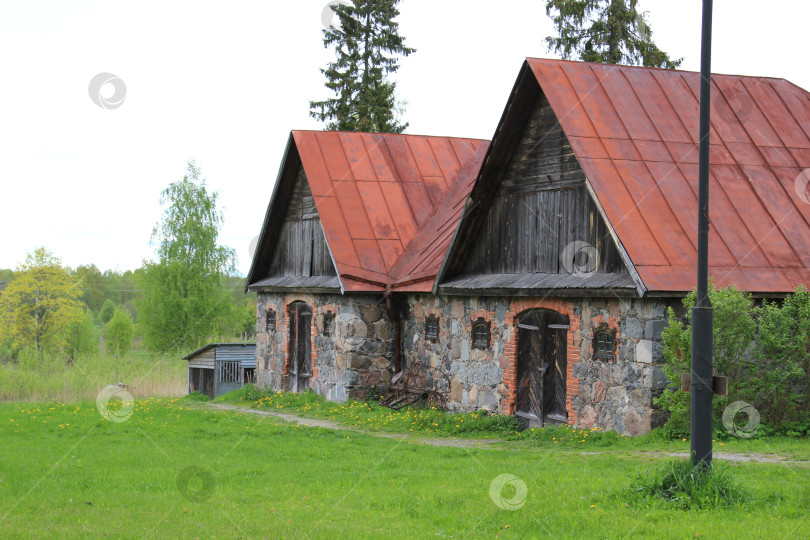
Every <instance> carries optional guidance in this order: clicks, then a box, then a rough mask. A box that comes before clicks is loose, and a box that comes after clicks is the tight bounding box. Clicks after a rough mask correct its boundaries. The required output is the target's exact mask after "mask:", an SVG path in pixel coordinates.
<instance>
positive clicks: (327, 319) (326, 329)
mask: <svg viewBox="0 0 810 540" xmlns="http://www.w3.org/2000/svg"><path fill="white" fill-rule="evenodd" d="M323 335H324V337H332V336H334V335H335V314H334V313H332V310H329V311H327V312H326V313H324V315H323Z"/></svg>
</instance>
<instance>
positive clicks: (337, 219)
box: [292, 131, 489, 291]
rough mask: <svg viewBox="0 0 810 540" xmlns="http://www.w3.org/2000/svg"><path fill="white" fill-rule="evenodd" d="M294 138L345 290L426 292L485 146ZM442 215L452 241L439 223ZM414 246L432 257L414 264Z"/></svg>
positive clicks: (342, 136)
mask: <svg viewBox="0 0 810 540" xmlns="http://www.w3.org/2000/svg"><path fill="white" fill-rule="evenodd" d="M292 135H293V139H294V140H295V145H296V147H297V149H298V153H299V155H300V156H301V162H302V164H303V167H304V172H305V173H306V176H307V180H308V181H309V185H310V188H311V190H312V195H313V198H314V199H315V206H316V207H317V209H318V214H319V215H320V218H321V223H322V224H323V229H324V233H325V235H326V241H327V243H328V244H329V248H330V250H331V252H332V256H333V258H334V261H335V265H336V267H337V272H338V274H339V275H340V279H341V283H342V284H343V288H344V290H347V291H380V290H385V289H386V287H387V286H388V287H392V286H394V285H395V284H401V286H402V287H406V288H407V290H414V291H430V290H431V288H432V286H433V279H434V278H435V276H436V274H437V273H438V270H439V266H440V265H441V262H442V259H443V258H444V254H445V252H446V251H447V248H448V246H449V243H450V239H451V236H452V229H453V228H454V227H455V225H456V224H457V223H458V219H459V218H460V217H461V207H462V205H463V202H464V199H465V198H466V197H467V195H468V194H469V192H470V189H472V185H473V183H474V180H475V177H476V176H477V174H478V170H479V169H480V166H481V163H482V162H483V158H484V155H485V153H486V150H487V148H488V146H489V142H488V141H482V140H477V139H459V138H452V137H427V136H419V135H398V134H374V133H346V132H329V131H293V133H292ZM460 173H462V174H460ZM451 201H460V202H458V204H455V205H454V204H453V203H452V202H451ZM456 207H457V208H456ZM445 215H446V218H447V220H448V221H450V222H451V225H450V226H449V227H450V229H451V230H450V233H449V235H448V234H447V232H446V229H447V227H444V226H443V225H442V224H440V223H438V222H439V221H442V219H443V216H445ZM416 239H418V241H416ZM412 246H418V247H419V249H420V252H421V251H424V250H426V249H428V248H429V247H430V246H433V247H434V249H433V251H434V252H435V254H433V256H431V257H429V258H426V259H425V260H424V261H422V260H419V259H417V258H414V257H413V256H410V251H411V249H412ZM400 261H402V262H400ZM395 269H396V271H395Z"/></svg>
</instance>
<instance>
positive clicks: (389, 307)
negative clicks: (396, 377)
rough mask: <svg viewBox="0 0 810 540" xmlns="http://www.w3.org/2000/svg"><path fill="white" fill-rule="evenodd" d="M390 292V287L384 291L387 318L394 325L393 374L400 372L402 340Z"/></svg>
mask: <svg viewBox="0 0 810 540" xmlns="http://www.w3.org/2000/svg"><path fill="white" fill-rule="evenodd" d="M392 294H393V293H392V292H391V288H390V286H389V287H388V288H387V289H386V291H385V296H384V297H385V309H386V311H388V316H389V317H390V318H391V321H392V322H393V323H394V373H399V372H400V371H402V359H401V355H400V352H401V351H400V349H401V347H402V340H401V332H402V329H401V325H400V320H399V310H398V309H396V307H395V306H394V302H393V301H392V300H391V297H392Z"/></svg>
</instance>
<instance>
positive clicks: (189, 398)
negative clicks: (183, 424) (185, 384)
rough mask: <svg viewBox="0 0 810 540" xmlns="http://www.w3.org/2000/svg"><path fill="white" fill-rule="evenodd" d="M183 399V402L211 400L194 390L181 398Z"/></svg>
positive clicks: (206, 395)
mask: <svg viewBox="0 0 810 540" xmlns="http://www.w3.org/2000/svg"><path fill="white" fill-rule="evenodd" d="M183 399H184V400H185V401H211V398H210V397H209V396H208V394H201V393H199V392H197V391H196V390H195V391H194V392H192V393H190V394H188V395H187V396H183Z"/></svg>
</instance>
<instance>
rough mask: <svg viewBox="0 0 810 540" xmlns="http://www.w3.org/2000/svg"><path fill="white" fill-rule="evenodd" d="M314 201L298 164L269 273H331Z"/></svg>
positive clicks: (327, 274) (324, 239)
mask: <svg viewBox="0 0 810 540" xmlns="http://www.w3.org/2000/svg"><path fill="white" fill-rule="evenodd" d="M335 275H337V273H336V272H335V266H334V264H332V257H331V255H330V254H329V247H328V246H327V244H326V237H325V236H324V232H323V227H322V225H321V220H320V218H319V217H318V211H317V209H316V208H315V200H314V199H313V197H312V192H311V191H310V188H309V182H307V179H306V175H305V174H304V168H303V167H302V166H300V165H299V167H298V171H297V173H296V176H295V183H294V184H293V187H292V190H291V193H290V198H289V202H288V204H287V210H286V213H285V214H284V221H283V223H282V225H281V230H280V231H279V236H278V241H277V242H276V247H275V250H274V253H273V258H272V263H271V264H270V270H269V272H268V273H267V275H266V276H265V277H272V276H304V277H309V276H335Z"/></svg>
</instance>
